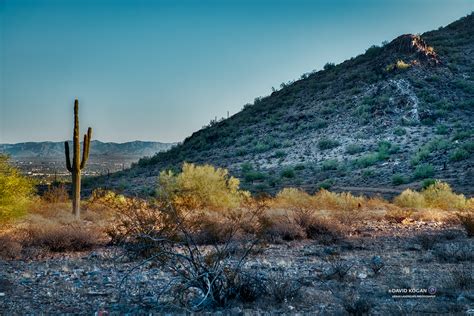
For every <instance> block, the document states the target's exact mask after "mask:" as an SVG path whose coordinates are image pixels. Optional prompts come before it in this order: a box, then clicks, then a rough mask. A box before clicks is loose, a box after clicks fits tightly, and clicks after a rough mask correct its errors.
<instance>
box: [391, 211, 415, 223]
mask: <svg viewBox="0 0 474 316" xmlns="http://www.w3.org/2000/svg"><path fill="white" fill-rule="evenodd" d="M412 215H413V210H410V209H391V210H388V211H387V213H385V216H384V218H385V219H386V220H387V221H389V222H391V223H402V222H403V221H404V220H406V219H408V218H410V217H411V216H412Z"/></svg>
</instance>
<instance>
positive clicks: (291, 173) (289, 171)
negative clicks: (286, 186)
mask: <svg viewBox="0 0 474 316" xmlns="http://www.w3.org/2000/svg"><path fill="white" fill-rule="evenodd" d="M280 175H281V177H282V178H294V177H295V170H294V169H293V168H291V167H288V168H285V169H283V170H282V171H281V173H280Z"/></svg>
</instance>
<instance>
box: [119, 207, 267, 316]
mask: <svg viewBox="0 0 474 316" xmlns="http://www.w3.org/2000/svg"><path fill="white" fill-rule="evenodd" d="M259 210H260V208H258V207H257V208H256V209H255V212H251V213H252V216H251V217H250V218H249V222H256V220H255V218H253V216H254V215H255V216H257V215H258V214H257V212H259ZM157 211H158V212H161V213H163V214H167V216H170V217H171V218H172V222H173V223H175V227H176V228H175V232H176V236H178V237H179V238H178V239H174V238H171V237H170V236H167V235H166V234H160V235H158V236H156V235H150V234H144V235H140V236H138V237H139V238H143V239H148V241H149V244H148V249H149V250H150V251H149V253H147V257H148V258H147V259H146V261H145V262H147V261H151V260H158V261H159V262H161V263H162V264H163V269H167V270H170V271H172V273H173V274H174V275H175V276H176V282H175V283H174V285H173V286H171V287H170V288H167V289H165V290H164V291H165V292H166V295H169V296H170V297H172V298H173V304H175V305H182V306H183V307H185V308H188V309H191V310H194V311H199V310H202V309H203V308H209V307H216V306H218V307H225V306H226V305H228V303H229V302H230V301H231V300H233V299H236V298H237V297H238V296H239V293H241V290H242V287H244V286H245V287H246V286H247V285H248V284H247V285H244V284H243V282H244V280H245V278H242V275H243V272H242V268H243V265H244V264H245V262H246V258H247V257H248V255H249V254H250V253H251V252H252V250H254V249H255V248H256V246H257V243H258V241H259V238H258V237H257V235H256V234H252V235H250V234H247V235H246V238H245V239H239V238H237V236H238V234H239V232H240V231H242V226H241V225H240V224H239V222H240V221H239V217H238V216H237V217H229V220H232V219H235V222H234V223H233V224H232V225H229V226H228V227H229V229H230V231H229V232H228V237H227V238H226V239H225V241H224V242H222V243H220V242H216V243H213V244H212V247H202V246H199V244H198V243H197V242H196V239H195V237H196V235H195V234H194V228H195V226H194V225H193V224H192V223H193V222H194V223H195V222H196V221H195V218H191V219H190V221H188V215H189V212H183V211H182V210H178V209H176V207H175V204H174V203H164V204H161V205H160V206H159V209H158V210H157ZM214 214H219V213H217V212H215V213H214ZM190 222H191V223H190ZM256 231H257V230H256ZM125 282H126V279H124V280H123V281H122V283H121V284H120V288H121V287H122V286H123V285H124V284H125ZM247 289H248V288H247Z"/></svg>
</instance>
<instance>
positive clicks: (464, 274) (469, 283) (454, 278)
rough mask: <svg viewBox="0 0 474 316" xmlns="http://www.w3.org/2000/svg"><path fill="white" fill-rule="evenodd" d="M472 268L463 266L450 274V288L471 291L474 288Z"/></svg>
mask: <svg viewBox="0 0 474 316" xmlns="http://www.w3.org/2000/svg"><path fill="white" fill-rule="evenodd" d="M472 271H473V270H472V267H467V266H465V265H461V267H459V268H456V269H454V270H453V271H452V272H451V273H450V284H449V286H450V287H452V288H454V289H456V290H458V289H461V290H470V289H472V288H473V287H474V275H473V273H472Z"/></svg>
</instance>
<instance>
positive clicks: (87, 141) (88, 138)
mask: <svg viewBox="0 0 474 316" xmlns="http://www.w3.org/2000/svg"><path fill="white" fill-rule="evenodd" d="M91 137H92V128H90V127H89V128H88V129H87V134H85V135H84V142H83V144H82V161H81V166H80V168H81V169H84V167H85V166H86V162H87V159H89V149H90V145H91Z"/></svg>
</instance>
